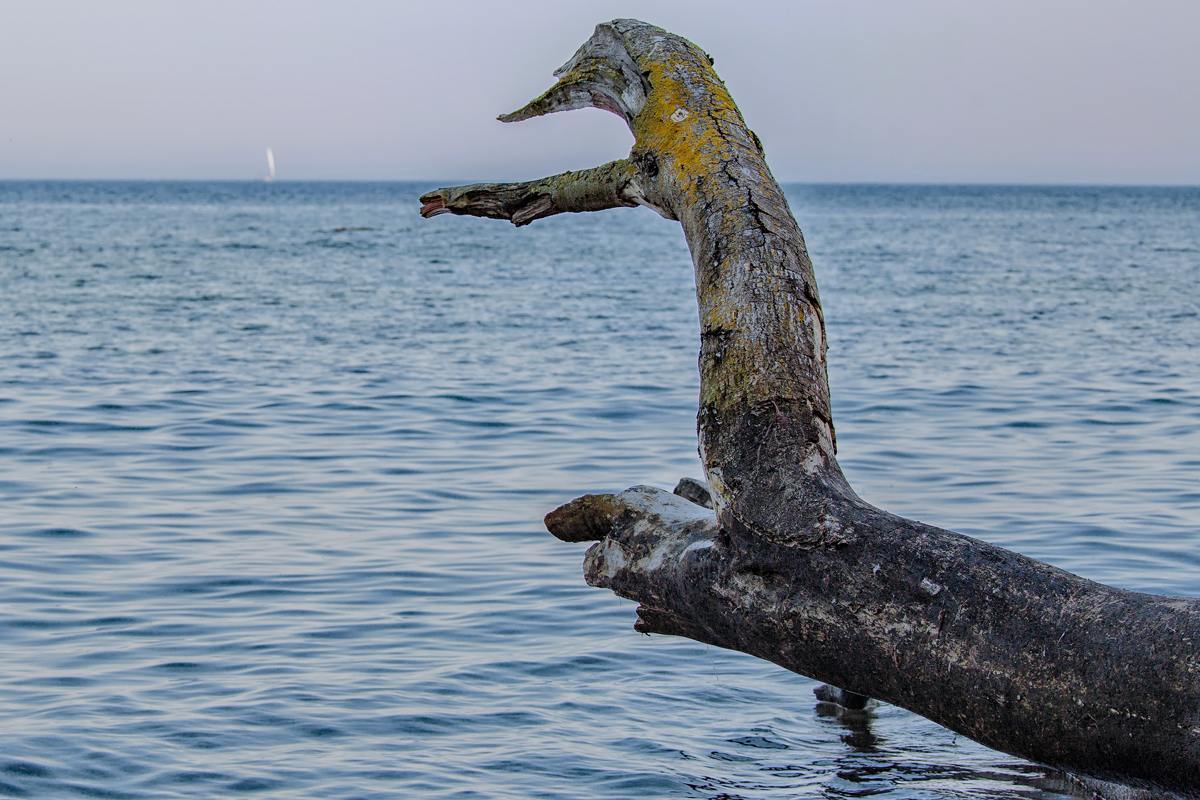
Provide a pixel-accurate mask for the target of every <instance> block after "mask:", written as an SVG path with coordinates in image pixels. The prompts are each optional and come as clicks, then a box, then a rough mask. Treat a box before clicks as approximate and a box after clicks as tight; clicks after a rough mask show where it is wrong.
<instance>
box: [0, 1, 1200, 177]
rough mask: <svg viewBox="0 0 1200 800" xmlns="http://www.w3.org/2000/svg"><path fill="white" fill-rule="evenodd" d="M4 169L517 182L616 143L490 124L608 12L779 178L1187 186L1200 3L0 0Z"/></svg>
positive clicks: (618, 140)
mask: <svg viewBox="0 0 1200 800" xmlns="http://www.w3.org/2000/svg"><path fill="white" fill-rule="evenodd" d="M0 12H2V13H0V20H2V24H0V179H4V178H189V179H190V178H197V179H251V178H255V177H258V176H260V175H262V174H264V173H265V172H266V159H265V156H264V148H265V147H266V146H268V145H270V146H271V147H272V148H273V149H274V153H275V158H276V162H277V167H278V174H279V177H280V179H368V180H394V179H429V180H444V181H458V180H516V179H525V178H533V177H538V176H541V175H545V174H551V173H554V172H559V171H562V170H565V169H573V168H580V167H588V166H593V165H595V164H599V163H602V162H604V161H608V160H611V159H613V158H620V157H622V156H624V155H626V154H627V153H628V151H629V147H630V144H631V143H632V139H631V137H630V135H629V133H628V132H627V131H626V129H625V127H624V125H623V123H622V122H621V121H620V120H619V119H618V118H617V117H615V116H612V115H610V114H606V113H604V112H600V111H595V110H590V109H589V110H582V111H573V112H570V113H566V114H556V115H554V116H552V117H548V118H543V119H536V120H531V121H528V122H523V123H519V124H514V125H504V124H501V123H499V122H497V121H495V117H496V115H497V114H499V113H501V112H505V111H511V110H513V109H515V108H518V107H519V106H521V105H523V104H524V103H525V102H526V101H527V100H530V99H532V98H533V97H534V96H536V95H537V94H539V93H541V92H542V91H543V90H545V89H546V88H548V87H549V86H550V85H551V83H552V82H553V78H552V77H551V74H550V73H551V72H552V71H553V70H554V69H555V68H556V67H558V66H559V65H560V64H562V63H563V62H564V61H566V60H567V59H568V58H569V57H570V56H571V55H572V53H574V52H575V49H576V48H577V47H578V46H579V45H580V44H581V43H582V42H583V41H584V40H585V39H587V37H588V36H590V35H591V32H592V28H593V27H594V26H595V24H596V23H597V22H601V21H605V20H609V19H612V18H614V17H636V18H639V19H643V20H646V21H647V22H652V23H654V24H656V25H660V26H662V27H665V28H667V29H668V30H671V31H674V32H675V33H679V34H681V35H683V36H686V37H687V38H689V39H691V40H692V41H693V42H695V43H696V44H698V45H699V46H701V47H702V48H704V49H705V50H707V51H708V52H709V53H711V54H712V55H713V56H714V57H715V59H716V69H717V71H718V73H720V75H721V77H722V78H724V80H725V82H726V84H727V85H728V87H729V89H730V91H731V92H732V94H733V97H734V99H735V100H736V101H737V103H738V105H739V106H740V107H741V109H742V113H743V114H744V115H745V117H746V120H747V122H748V123H749V124H750V126H751V127H752V128H753V129H754V130H755V131H756V132H757V133H758V134H759V136H760V138H761V139H762V141H763V144H764V146H765V148H766V152H767V158H768V161H769V163H770V165H771V167H772V169H773V170H774V172H775V175H776V177H777V178H779V179H781V180H785V181H886V182H896V181H900V182H963V181H967V182H1004V183H1008V182H1019V183H1151V184H1179V183H1184V184H1200V88H1198V87H1200V1H1198V0H1136V1H1135V0H1128V1H1127V2H1114V0H996V2H984V1H983V0H820V1H818V0H811V1H806V0H788V1H787V2H784V1H783V0H780V1H779V2H755V1H754V0H740V1H739V0H721V1H720V2H711V1H710V0H687V1H686V2H669V1H668V0H657V1H656V0H637V2H633V1H632V0H588V2H578V3H571V2H562V1H560V2H540V1H539V0H506V1H503V2H502V1H500V0H489V1H488V2H473V0H455V1H454V2H436V1H435V0H421V1H420V2H416V1H413V0H398V1H397V0H386V1H385V0H358V1H355V0H340V2H336V3H334V2H301V1H298V0H287V2H282V1H280V2H268V1H260V0H236V1H235V2H226V1H225V0H206V1H205V2H160V1H159V0H152V1H151V0H108V1H107V2H106V1H104V0H87V1H83V0H80V1H78V2H72V1H71V0H38V1H37V2H32V1H30V2H27V1H26V0H0Z"/></svg>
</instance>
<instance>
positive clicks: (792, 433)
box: [422, 20, 1200, 797]
mask: <svg viewBox="0 0 1200 800" xmlns="http://www.w3.org/2000/svg"><path fill="white" fill-rule="evenodd" d="M556 74H558V75H559V76H560V79H559V81H558V83H557V84H555V86H554V87H553V88H551V89H550V90H549V91H548V92H546V94H544V95H543V96H542V97H540V98H538V99H537V100H534V101H533V102H532V103H530V104H529V105H528V106H526V107H525V108H523V109H521V110H520V111H517V112H515V113H514V114H511V115H507V116H505V117H502V118H501V119H503V120H505V121H516V120H520V119H528V118H530V117H533V116H538V115H540V114H546V113H550V112H553V111H559V110H564V109H571V108H581V107H584V106H593V107H597V108H603V109H606V110H608V111H612V112H613V113H616V114H618V115H620V116H622V117H623V118H624V119H625V120H626V122H627V123H628V124H629V127H630V130H631V131H632V132H633V134H634V137H635V144H634V147H633V150H632V152H631V153H630V156H629V158H628V159H627V160H625V161H618V162H613V163H612V164H608V165H605V166H603V167H598V168H597V169H595V170H588V171H584V172H579V173H566V174H564V175H558V176H555V177H553V178H547V179H544V180H542V181H534V182H531V183H523V184H499V185H497V184H481V185H476V186H470V187H462V188H458V189H440V190H438V191H436V192H432V193H430V194H427V195H425V196H424V197H423V198H422V202H423V203H424V207H423V209H422V213H423V214H425V215H426V216H433V215H435V214H439V213H444V212H447V211H449V212H453V213H459V214H474V215H477V216H489V217H496V218H501V219H511V220H512V221H513V222H514V223H516V224H518V225H521V224H525V223H527V222H529V221H531V220H533V219H537V218H539V217H542V216H548V215H549V214H554V213H560V212H563V211H590V210H597V209H600V208H609V207H613V206H618V205H633V204H638V205H645V206H648V207H650V208H653V209H654V210H655V211H657V212H658V213H660V214H662V215H663V216H666V217H668V218H672V219H678V220H679V221H680V222H681V223H682V225H683V229H684V232H685V234H686V236H687V241H688V245H689V247H690V249H691V253H692V260H693V264H694V266H695V273H696V289H697V296H698V299H699V306H700V322H701V348H700V375H701V390H700V410H699V415H698V432H699V438H700V450H701V457H702V460H703V463H704V469H705V477H706V479H707V483H708V487H709V489H710V490H711V499H712V506H713V508H712V509H707V508H704V507H702V506H701V505H698V504H695V503H693V502H689V501H688V500H685V499H683V498H681V497H679V496H676V495H674V494H671V493H667V492H664V491H662V490H657V489H650V488H647V487H634V488H633V489H630V490H628V491H626V492H622V493H620V494H618V495H599V496H592V495H589V496H585V497H583V498H580V499H578V500H575V501H573V502H572V503H570V504H568V505H566V506H564V507H562V508H560V509H558V510H556V511H554V512H552V513H551V514H550V515H549V516H548V517H547V519H546V523H547V526H548V527H549V529H550V530H551V532H552V533H554V534H555V535H556V536H559V537H560V538H562V539H565V540H567V541H595V542H596V544H594V545H593V546H592V547H591V549H589V550H588V553H587V556H586V559H585V566H584V571H585V576H586V578H587V580H588V582H589V583H591V584H593V585H595V586H602V587H606V588H610V589H612V590H613V591H615V592H616V593H618V594H620V595H622V596H624V597H628V598H631V599H633V600H636V601H637V602H639V603H640V604H641V605H640V607H639V608H638V622H637V625H636V628H637V629H638V630H639V631H645V632H653V633H663V634H672V635H678V636H687V637H690V638H692V639H696V640H697V641H702V642H706V643H709V644H714V645H719V646H721V647H727V648H732V649H735V650H741V651H743V652H747V653H751V654H753V655H756V656H759V657H761V658H764V659H767V660H770V661H773V662H775V663H777V664H779V665H781V666H783V667H786V668H787V669H790V670H793V671H795V672H798V673H801V674H803V675H807V676H809V677H812V678H816V679H818V680H822V681H827V682H828V683H830V684H834V685H836V686H838V687H842V688H843V689H844V690H847V691H849V692H855V693H859V694H862V695H869V696H872V697H877V698H880V699H881V700H885V701H887V702H889V703H893V704H895V705H899V706H902V707H904V708H907V709H910V710H912V711H914V712H916V713H918V714H921V715H922V716H925V717H927V718H929V719H931V720H934V721H935V722H938V723H940V724H942V725H945V726H946V727H948V728H950V729H952V730H954V731H957V732H958V733H961V734H963V735H965V736H968V737H970V738H972V739H975V740H976V741H979V742H982V743H984V744H986V745H988V746H990V747H994V748H996V749H998V750H1003V751H1005V752H1009V753H1014V754H1017V755H1020V756H1024V757H1026V758H1029V759H1031V760H1033V761H1037V762H1041V763H1043V764H1047V765H1050V766H1053V767H1058V768H1062V769H1066V770H1069V771H1072V772H1076V773H1081V774H1084V775H1090V776H1093V777H1096V778H1099V779H1103V780H1111V781H1117V782H1122V783H1125V784H1127V785H1131V786H1137V787H1142V788H1147V789H1154V790H1159V791H1166V792H1170V793H1174V794H1176V795H1178V796H1181V797H1200V662H1198V660H1197V656H1198V652H1197V642H1200V601H1197V600H1195V599H1191V598H1168V597H1157V596H1152V595H1147V594H1139V593H1136V592H1128V591H1123V590H1119V589H1114V588H1110V587H1107V586H1102V585H1100V584H1097V583H1094V582H1092V581H1088V580H1085V579H1083V578H1080V577H1078V576H1075V575H1071V574H1070V573H1067V572H1064V571H1063V570H1060V569H1057V568H1055V567H1051V566H1049V565H1047V564H1043V563H1041V562H1038V561H1035V560H1033V559H1030V558H1026V557H1024V556H1021V555H1018V554H1016V553H1012V552H1009V551H1006V550H1003V549H1000V548H998V547H994V546H992V545H989V544H987V543H985V542H980V541H977V540H975V539H971V538H969V537H966V536H962V535H960V534H956V533H952V532H950V531H945V530H941V529H939V528H934V527H932V526H929V525H924V524H921V523H919V522H915V521H912V520H907V519H903V518H901V517H897V516H894V515H892V514H889V513H887V512H885V511H881V510H879V509H877V508H875V507H873V506H871V505H869V504H868V503H866V502H865V501H863V500H862V499H860V498H859V497H858V496H857V495H856V494H855V493H854V491H853V489H851V487H850V486H849V484H848V483H847V482H846V479H845V477H844V476H843V475H842V472H841V469H840V468H839V466H838V464H837V460H836V458H835V438H834V429H833V422H832V417H831V414H830V410H829V409H830V404H829V388H828V382H827V378H826V367H825V330H824V321H823V318H822V315H821V306H820V301H819V299H818V295H817V287H816V281H815V280H814V278H813V272H812V265H811V263H810V261H809V258H808V253H807V251H806V249H805V245H804V238H803V236H802V234H801V232H800V229H799V227H798V226H797V225H796V222H795V220H794V218H793V217H792V214H791V212H790V210H789V209H788V206H787V202H786V200H785V199H784V196H783V192H782V191H781V190H780V188H779V186H778V185H777V184H776V182H775V180H774V179H773V178H772V177H771V174H770V171H769V170H768V168H767V165H766V161H765V159H764V156H763V151H762V147H761V144H760V143H759V141H758V138H757V137H756V136H755V135H754V134H753V133H752V132H751V131H750V130H749V128H747V127H746V125H745V122H744V121H743V119H742V116H741V114H740V112H739V111H738V109H737V107H736V106H735V105H734V103H733V100H732V99H731V98H730V96H729V94H728V92H727V91H726V90H725V87H724V84H722V82H721V81H720V79H719V78H718V77H717V76H716V73H715V72H713V70H712V61H711V59H710V58H709V57H708V56H707V55H706V54H705V53H704V52H703V51H701V50H700V49H699V48H697V47H695V46H694V45H692V44H691V43H690V42H687V41H686V40H684V39H681V38H679V37H677V36H674V35H672V34H669V33H667V32H666V31H664V30H662V29H659V28H655V27H653V26H651V25H647V24H645V23H642V22H637V21H634V20H615V21H613V22H611V23H606V24H602V25H600V26H598V27H597V28H596V33H595V34H594V35H593V37H592V38H591V39H590V40H589V41H588V42H586V43H585V44H584V45H583V46H582V47H581V48H580V49H579V52H577V53H576V55H575V57H574V58H572V59H571V61H569V62H568V63H567V64H566V65H564V67H563V68H562V69H561V70H559V72H558V73H556Z"/></svg>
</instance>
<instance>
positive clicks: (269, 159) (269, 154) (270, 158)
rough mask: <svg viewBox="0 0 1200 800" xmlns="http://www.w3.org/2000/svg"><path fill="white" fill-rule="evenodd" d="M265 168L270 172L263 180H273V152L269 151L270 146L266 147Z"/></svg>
mask: <svg viewBox="0 0 1200 800" xmlns="http://www.w3.org/2000/svg"><path fill="white" fill-rule="evenodd" d="M267 169H269V170H270V171H271V174H270V175H268V176H267V177H265V178H263V180H264V181H266V182H267V183H270V182H271V181H273V180H275V154H274V153H272V152H271V148H269V147H268V148H267Z"/></svg>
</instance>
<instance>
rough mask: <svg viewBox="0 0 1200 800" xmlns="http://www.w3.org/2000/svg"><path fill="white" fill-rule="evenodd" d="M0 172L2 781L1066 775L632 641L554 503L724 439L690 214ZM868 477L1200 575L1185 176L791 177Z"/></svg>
mask: <svg viewBox="0 0 1200 800" xmlns="http://www.w3.org/2000/svg"><path fill="white" fill-rule="evenodd" d="M428 188H430V187H428V186H424V185H417V184H346V185H338V184H285V183H277V184H189V183H179V184H169V183H130V184H123V183H48V184H37V183H0V341H2V343H3V345H2V347H0V455H2V459H0V502H2V508H3V514H2V515H0V644H2V646H0V702H2V707H3V709H4V724H3V726H0V796H5V797H8V796H12V797H71V796H92V797H110V798H176V797H187V798H193V797H196V798H199V797H232V796H240V795H248V796H254V797H271V798H275V797H278V798H316V797H321V798H376V797H378V798H383V797H388V798H391V797H423V798H580V797H589V798H659V797H663V798H666V797H699V798H713V799H714V800H715V799H716V798H726V799H728V798H809V797H826V796H827V797H843V796H846V797H859V796H865V795H872V794H887V795H889V796H891V797H895V798H945V797H964V798H965V797H970V798H992V797H995V798H1012V797H1031V798H1038V797H1040V798H1048V797H1061V795H1060V794H1059V792H1061V791H1063V786H1062V785H1061V784H1060V783H1059V782H1057V781H1056V780H1055V779H1054V778H1053V777H1051V776H1047V775H1046V773H1045V772H1044V771H1043V770H1041V769H1039V768H1038V767H1036V766H1034V765H1031V764H1028V763H1024V762H1021V761H1020V760H1018V759H1015V758H1012V757H1010V756H1006V755H1003V754H999V753H995V752H993V751H990V750H987V749H985V748H983V747H980V746H978V745H975V744H973V743H971V742H969V741H967V740H965V739H963V738H961V737H955V736H954V734H952V733H950V732H948V731H946V730H944V729H942V728H939V727H938V726H936V725H933V724H932V723H929V722H926V721H924V720H922V719H920V718H919V717H915V716H913V715H912V714H909V713H907V712H904V711H901V710H899V709H896V708H893V707H889V706H883V707H880V708H878V709H876V710H874V711H873V712H871V713H870V714H869V715H866V716H865V717H859V718H854V719H850V718H841V719H838V718H835V717H829V716H821V715H820V714H819V713H818V709H817V708H816V707H815V706H814V701H813V697H812V694H811V689H812V688H813V686H814V684H813V683H812V682H811V681H809V680H807V679H805V678H802V677H800V676H797V675H794V674H791V673H788V672H786V671H783V670H781V669H779V668H777V667H775V666H773V665H770V664H767V663H764V662H760V661H757V660H755V659H752V658H749V657H747V656H743V655H740V654H737V653H731V652H725V651H719V650H716V649H709V648H705V647H704V646H702V645H697V644H695V643H693V642H690V641H686V640H681V639H673V638H664V637H643V636H640V635H638V634H635V633H634V632H633V630H632V627H631V626H632V623H633V620H634V607H633V605H632V604H631V603H629V602H626V601H622V600H620V599H618V598H616V597H615V596H613V595H611V594H610V593H607V592H604V591H601V590H596V589H590V588H588V587H587V586H585V585H584V583H583V580H582V578H581V576H580V561H581V556H582V552H583V549H584V548H583V546H582V545H569V544H564V543H561V542H558V541H556V540H554V539H553V538H552V537H550V536H549V535H548V534H547V533H546V532H545V530H544V528H543V527H542V524H541V516H542V515H543V514H544V513H545V512H547V511H548V510H550V509H551V508H553V507H555V506H556V505H558V504H560V503H562V502H565V501H566V500H569V499H571V498H572V497H574V496H576V495H579V494H582V493H585V492H594V491H612V490H619V489H623V488H625V487H627V486H630V485H633V484H638V483H649V484H655V485H659V486H664V487H667V488H670V487H671V486H673V485H674V483H675V481H676V480H677V479H678V478H679V477H681V476H683V475H698V474H699V465H698V461H697V458H696V453H695V411H696V392H697V388H698V379H697V375H696V352H697V349H698V329H697V322H696V308H695V299H694V291H693V285H692V271H691V265H690V260H689V258H688V254H687V249H686V245H685V243H684V241H683V236H682V233H681V232H680V230H679V228H678V225H677V224H675V223H671V222H667V221H665V220H661V219H659V218H658V217H656V216H655V215H654V214H652V213H651V212H648V211H645V210H633V209H628V210H616V211H609V212H605V213H602V214H589V215H577V216H571V217H558V218H553V219H549V220H544V221H539V222H537V223H535V224H534V225H533V226H531V227H529V228H523V229H519V230H518V229H514V228H512V227H511V226H510V225H507V224H505V223H498V222H493V221H488V220H474V219H463V218H456V217H448V216H443V217H439V218H437V219H434V220H429V221H424V220H421V219H420V218H419V217H418V216H417V213H416V208H417V206H416V202H415V199H416V197H417V195H418V194H420V192H421V191H423V190H425V189H428ZM789 196H790V199H791V201H792V205H793V210H794V211H795V212H796V215H797V217H798V219H799V221H800V224H801V227H803V228H804V230H805V233H806V236H807V239H808V243H809V247H810V250H811V252H812V255H813V260H814V262H815V264H816V270H817V279H818V282H819V284H820V288H821V294H822V300H823V302H824V306H825V312H826V319H827V322H828V327H829V339H830V344H831V347H830V353H829V357H830V369H831V385H832V390H833V400H834V415H835V423H836V425H837V430H838V442H839V451H840V453H839V457H840V460H841V463H842V465H843V467H844V469H845V470H846V472H847V474H848V475H849V477H850V480H851V482H852V483H853V484H854V485H855V487H856V488H857V490H858V492H859V493H860V494H861V495H862V496H863V497H864V498H866V499H867V500H869V501H871V502H873V503H875V504H876V505H879V506H882V507H884V508H887V509H888V510H890V511H894V512H897V513H900V514H904V515H906V516H910V517H914V518H918V519H921V520H922V521H925V522H930V523H934V524H938V525H941V526H944V527H949V528H952V529H954V530H958V531H962V532H964V533H968V534H971V535H974V536H978V537H981V538H984V539H987V540H989V541H992V542H996V543H998V544H1001V545H1003V546H1006V547H1010V548H1013V549H1017V550H1020V551H1021V552H1024V553H1027V554H1029V555H1032V556H1035V557H1037V558H1041V559H1044V560H1047V561H1050V562H1052V563H1054V564H1056V565H1059V566H1062V567H1064V568H1067V569H1070V570H1072V571H1075V572H1078V573H1081V574H1083V575H1086V576H1087V577H1090V578H1095V579H1098V580H1102V581H1105V582H1108V583H1111V584H1115V585H1118V586H1122V587H1126V588H1131V589H1138V590H1142V591H1150V592H1159V593H1171V594H1189V595H1200V541H1198V534H1200V525H1198V523H1200V470H1198V467H1200V316H1198V315H1200V297H1198V292H1197V288H1196V283H1197V276H1198V275H1200V190H1195V189H1104V188H1061V189H1060V188H1021V187H1007V188H995V187H869V186H854V187H850V186H842V187H838V186H816V187H814V186H796V187H790V190H789Z"/></svg>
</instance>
